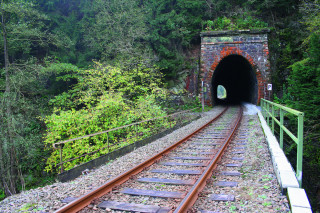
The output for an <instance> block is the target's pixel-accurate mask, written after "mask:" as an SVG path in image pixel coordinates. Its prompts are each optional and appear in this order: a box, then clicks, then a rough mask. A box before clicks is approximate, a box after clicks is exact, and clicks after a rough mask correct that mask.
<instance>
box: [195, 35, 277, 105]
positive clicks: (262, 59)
mask: <svg viewBox="0 0 320 213" xmlns="http://www.w3.org/2000/svg"><path fill="white" fill-rule="evenodd" d="M268 33H269V30H268V29H264V30H242V31H240V30H239V31H210V32H203V33H201V62H200V63H201V64H200V66H201V67H200V76H201V80H202V81H203V86H201V91H202V92H203V93H201V94H202V95H204V99H205V104H206V105H209V106H212V105H218V104H239V103H241V102H249V103H253V104H258V103H259V102H260V99H261V98H265V99H269V95H270V94H269V91H268V90H267V84H269V83H270V81H271V77H270V62H269V49H268ZM201 84H202V83H201ZM219 87H220V88H219ZM221 88H223V89H222V90H221ZM219 91H220V93H221V91H225V92H224V94H223V95H221V94H219Z"/></svg>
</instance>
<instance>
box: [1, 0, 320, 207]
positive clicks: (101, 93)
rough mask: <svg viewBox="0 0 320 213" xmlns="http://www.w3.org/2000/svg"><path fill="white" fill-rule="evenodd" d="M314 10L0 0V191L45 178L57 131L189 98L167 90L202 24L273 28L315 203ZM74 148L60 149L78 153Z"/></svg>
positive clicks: (259, 3) (66, 134)
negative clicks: (300, 122) (299, 122)
mask: <svg viewBox="0 0 320 213" xmlns="http://www.w3.org/2000/svg"><path fill="white" fill-rule="evenodd" d="M319 10H320V6H319V0H303V1H299V0H275V1H269V0H250V1H244V0H228V1H226V0H205V1H204V0H175V1H171V0H145V1H134V0H119V1H104V0H38V1H35V0H1V5H0V15H1V28H0V30H1V35H2V37H1V38H2V42H0V48H1V49H2V57H0V66H1V70H0V118H1V120H2V121H3V122H1V123H0V132H1V133H0V179H1V190H0V196H1V197H3V196H10V195H12V194H15V193H18V192H19V191H21V190H24V189H25V188H28V187H34V186H35V183H36V182H37V181H36V180H38V179H42V180H43V182H44V183H45V182H47V181H48V180H50V175H48V173H44V172H43V170H44V169H45V168H46V170H47V171H56V169H57V168H58V167H57V154H56V152H55V151H53V150H52V149H51V145H52V143H55V142H57V141H58V140H65V139H69V138H72V137H76V136H80V135H82V134H88V133H93V132H96V131H100V130H105V129H110V128H112V127H117V126H120V125H123V124H127V123H130V122H134V121H140V120H143V119H146V118H152V117H155V116H160V115H165V114H166V113H167V112H168V108H171V109H177V108H176V107H180V108H186V106H185V105H188V106H189V107H193V106H197V105H198V100H196V101H190V99H187V98H185V97H180V96H181V94H183V93H184V92H182V93H179V94H177V93H172V92H168V90H167V88H165V87H166V85H170V84H171V85H172V83H168V82H172V80H175V79H176V78H178V77H179V75H180V74H181V73H189V72H190V70H191V69H193V67H195V64H197V60H198V59H197V55H196V54H194V52H196V51H195V50H196V49H199V45H200V37H199V33H200V32H201V31H202V30H238V29H260V28H265V27H269V28H271V29H273V31H272V33H271V34H270V37H269V38H270V39H269V48H270V53H272V54H271V55H270V57H271V67H270V68H271V70H272V81H273V82H272V83H273V85H274V89H275V94H276V96H277V97H276V98H275V100H277V101H278V102H280V103H283V104H286V105H288V106H290V107H292V108H295V109H298V110H301V111H304V112H305V115H306V123H305V124H306V129H305V132H306V134H305V147H304V150H305V158H304V159H305V161H304V162H305V163H304V165H305V166H304V168H305V169H304V180H305V183H304V184H306V188H307V192H308V194H309V196H310V197H312V198H313V208H314V210H317V209H320V207H318V206H316V203H317V202H318V201H317V200H316V196H313V195H315V194H316V193H317V191H318V193H319V190H320V185H319V178H318V177H319V173H318V172H319V171H320V160H319V155H320V154H319V153H320V149H319V146H318V144H319V124H318V120H319V107H318V106H319V88H320V87H319V82H320V79H319V75H320V74H319V72H320V71H319V69H320V68H319V61H320V59H319V55H320V53H319V49H320V47H319V43H320V39H319V29H320V22H319V20H320V19H319V14H320V13H319ZM168 100H170V102H169V103H168ZM111 112H112V113H111ZM157 125H159V126H161V125H164V126H165V125H168V123H166V122H163V123H159V124H157ZM85 126H86V127H85ZM140 131H141V132H147V127H145V128H142V129H141V130H140ZM117 134H119V135H120V134H122V135H123V134H128V137H129V136H130V134H129V133H128V132H122V133H121V132H119V133H117ZM101 137H102V136H101ZM110 137H112V136H111V135H110ZM117 137H118V136H116V135H115V136H114V138H113V141H114V142H116V141H117V140H118V139H117ZM103 140H104V138H100V139H99V140H98V137H97V138H92V139H85V140H82V141H81V142H80V143H82V144H84V146H86V147H87V151H88V150H89V151H90V149H93V148H94V147H95V146H96V147H95V148H97V147H101V146H102V145H103V143H104V141H103ZM73 145H74V144H73ZM71 146H72V144H70V148H67V149H69V151H68V152H66V153H64V155H65V156H64V157H73V156H74V155H75V152H78V153H82V150H80V149H77V148H74V147H72V148H71ZM87 151H85V152H87ZM83 152H84V151H83ZM96 155H97V156H98V154H96ZM92 157H95V156H92ZM88 159H89V158H88ZM76 163H78V162H77V161H75V162H72V163H70V165H68V166H72V165H71V164H76ZM308 174H316V175H308ZM309 183H310V184H309ZM309 185H310V186H309Z"/></svg>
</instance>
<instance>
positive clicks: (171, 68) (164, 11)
mask: <svg viewBox="0 0 320 213" xmlns="http://www.w3.org/2000/svg"><path fill="white" fill-rule="evenodd" d="M147 2H148V3H147V4H146V5H147V7H148V8H150V12H149V14H148V26H149V31H150V33H149V35H148V36H149V37H148V40H149V43H150V46H151V48H152V49H153V50H154V51H155V52H156V54H157V56H158V57H159V62H158V65H159V67H160V68H161V69H162V70H163V72H164V73H165V75H166V76H167V77H175V76H176V75H177V73H178V72H179V71H181V70H183V69H184V68H185V67H186V64H185V56H184V55H183V50H185V49H187V48H189V46H190V44H191V43H192V42H194V41H196V40H197V39H198V36H199V35H198V33H199V31H200V28H201V22H202V17H203V15H204V5H205V4H204V2H203V1H199V0H177V1H169V0H149V1H147Z"/></svg>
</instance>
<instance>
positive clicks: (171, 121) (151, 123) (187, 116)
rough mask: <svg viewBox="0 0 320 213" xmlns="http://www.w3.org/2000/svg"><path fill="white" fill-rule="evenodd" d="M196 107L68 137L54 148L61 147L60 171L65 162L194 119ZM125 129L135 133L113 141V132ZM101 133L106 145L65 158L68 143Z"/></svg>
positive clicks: (62, 170) (142, 137)
mask: <svg viewBox="0 0 320 213" xmlns="http://www.w3.org/2000/svg"><path fill="white" fill-rule="evenodd" d="M196 109H198V108H194V109H190V110H184V111H180V112H176V113H173V114H170V115H166V116H161V117H156V118H151V119H148V120H143V121H139V122H135V123H131V124H128V125H125V126H121V127H117V128H113V129H109V130H106V131H102V132H97V133H93V134H90V135H85V136H81V137H77V138H72V139H68V140H65V141H60V142H57V143H54V144H53V148H55V149H59V152H60V153H59V155H60V163H59V164H58V165H57V166H59V167H60V173H62V172H64V164H65V163H68V162H72V161H74V160H78V159H80V158H84V157H85V156H88V155H93V154H96V153H98V152H101V151H103V150H107V153H109V152H110V151H112V150H115V149H118V148H121V146H120V145H119V144H121V143H123V144H124V145H128V144H131V143H134V142H136V141H138V140H141V139H144V138H145V137H147V136H152V135H154V134H158V133H161V132H162V131H165V130H167V129H168V128H172V127H174V126H178V125H183V124H185V123H187V122H189V121H191V120H193V119H194V118H195V117H196V116H197V115H195V114H194V113H192V112H193V111H194V110H196ZM165 121H166V122H167V123H168V124H167V126H163V125H158V127H155V124H157V122H158V123H162V122H165ZM141 126H144V130H146V128H148V131H147V132H141V130H143V129H142V127H141ZM139 127H141V128H139ZM124 129H127V130H128V131H129V132H132V133H133V134H132V136H131V137H129V138H127V137H126V136H127V135H126V134H123V133H121V132H120V135H119V136H117V137H115V136H114V138H116V139H114V140H113V141H112V139H111V134H113V133H114V134H117V133H116V132H117V131H119V130H124ZM139 129H140V132H139ZM101 135H105V137H103V138H102V139H103V140H105V141H106V142H105V145H106V146H104V147H102V148H100V149H97V150H95V151H92V152H89V151H88V152H86V153H84V154H81V155H79V156H77V157H74V158H70V159H64V154H63V148H65V147H66V146H67V145H68V144H71V146H72V143H76V142H77V141H79V140H83V139H87V138H91V137H95V136H101ZM129 141H130V142H129ZM125 142H127V143H125ZM81 163H84V162H82V161H81Z"/></svg>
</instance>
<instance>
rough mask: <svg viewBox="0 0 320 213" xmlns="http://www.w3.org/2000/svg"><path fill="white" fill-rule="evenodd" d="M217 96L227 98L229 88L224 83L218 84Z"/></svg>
mask: <svg viewBox="0 0 320 213" xmlns="http://www.w3.org/2000/svg"><path fill="white" fill-rule="evenodd" d="M217 98H218V99H226V98H227V90H226V88H224V86H222V85H218V87H217Z"/></svg>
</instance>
